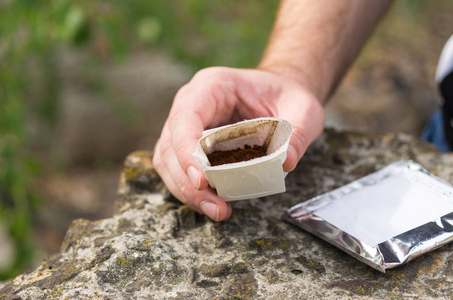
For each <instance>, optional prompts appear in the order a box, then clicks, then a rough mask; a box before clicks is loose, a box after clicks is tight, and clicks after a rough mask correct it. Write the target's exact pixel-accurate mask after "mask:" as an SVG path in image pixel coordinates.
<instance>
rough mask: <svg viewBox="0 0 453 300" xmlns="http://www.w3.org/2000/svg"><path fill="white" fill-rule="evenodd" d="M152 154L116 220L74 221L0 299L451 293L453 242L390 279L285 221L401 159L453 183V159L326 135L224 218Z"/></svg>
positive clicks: (372, 138)
mask: <svg viewBox="0 0 453 300" xmlns="http://www.w3.org/2000/svg"><path fill="white" fill-rule="evenodd" d="M151 158H152V153H149V152H135V153H132V154H131V155H130V156H129V157H128V158H127V160H126V166H125V170H124V172H123V173H122V176H121V183H120V187H119V196H118V199H117V201H116V205H115V207H116V208H115V214H114V216H113V217H112V218H108V219H104V220H99V221H95V222H91V221H86V220H75V221H74V222H73V224H72V226H71V227H70V229H69V231H68V233H67V235H66V237H65V239H64V242H63V244H62V247H61V251H60V253H58V254H57V255H55V256H52V257H50V258H49V259H47V260H45V261H44V262H43V263H42V265H41V266H39V267H38V268H36V269H35V270H32V271H30V272H27V273H24V274H22V275H20V276H18V277H16V278H14V279H12V280H9V281H6V282H2V283H0V299H1V298H2V297H5V298H7V297H8V299H9V298H10V299H16V298H17V299H19V298H20V299H73V298H75V299H193V298H198V299H255V298H256V299H262V298H266V299H343V298H345V299H346V298H347V299H356V298H362V297H363V298H367V299H392V298H395V299H406V298H423V299H438V298H442V299H451V298H452V297H453V273H452V269H453V268H452V267H453V245H452V244H448V245H446V246H444V247H442V248H440V249H438V250H435V251H433V252H431V253H428V254H426V255H424V256H422V257H420V258H418V259H416V260H414V261H412V262H410V263H408V264H407V265H405V266H402V267H399V268H397V269H392V270H389V271H388V272H387V273H386V274H382V273H380V272H378V271H376V270H374V269H372V268H370V267H368V266H367V265H365V264H363V263H361V262H359V261H357V260H355V259H354V258H352V257H351V256H349V255H348V254H346V253H344V252H342V251H340V250H338V249H337V248H334V247H333V246H331V245H329V244H327V243H326V242H324V241H322V240H320V239H318V238H316V237H314V236H312V235H310V234H309V233H307V232H304V231H302V230H301V229H299V228H297V227H295V226H293V225H291V224H288V223H286V222H284V221H282V220H281V215H282V214H283V212H284V211H285V209H287V208H289V207H291V206H292V205H294V204H296V203H299V202H301V201H305V200H307V199H309V198H311V197H313V196H315V195H318V194H321V193H324V192H327V191H330V190H332V189H334V188H336V187H339V186H341V185H344V184H346V183H348V182H350V181H352V180H355V179H358V178H360V177H362V176H364V175H366V174H369V173H371V172H373V171H375V170H377V169H380V168H382V167H384V166H386V165H387V164H389V163H392V162H394V161H397V160H401V159H412V160H414V161H417V162H419V163H421V164H422V165H423V166H425V167H426V168H427V169H429V170H430V171H432V172H433V173H434V174H435V175H437V176H439V177H441V178H442V179H444V180H446V181H448V182H453V159H452V158H453V156H452V155H451V154H442V153H440V152H438V151H437V150H436V149H435V148H434V147H432V146H431V145H429V144H426V143H423V142H420V141H418V140H416V139H413V138H411V137H410V136H408V135H404V134H362V133H355V132H335V131H332V130H326V132H325V133H324V134H323V135H322V137H321V138H320V139H319V140H318V141H317V142H316V143H315V144H314V145H312V146H311V147H310V149H309V151H308V152H307V154H306V155H305V156H304V158H303V159H302V161H301V162H300V163H299V166H298V167H297V169H296V170H295V171H294V172H292V173H291V174H290V175H289V176H288V177H287V192H286V193H283V194H279V195H274V196H269V197H266V198H263V199H255V200H250V201H239V202H235V203H233V208H234V212H233V215H232V217H231V218H230V219H229V220H227V221H223V222H213V221H211V220H209V219H208V218H206V217H204V216H202V215H199V214H197V213H195V212H193V211H191V210H188V209H187V208H186V207H185V206H182V205H180V204H179V203H178V202H177V201H175V199H173V198H172V197H171V195H169V193H168V192H167V191H166V189H165V187H164V185H163V184H162V182H161V181H160V179H159V177H158V176H157V174H156V172H155V171H154V170H153V168H152V159H151ZM14 297H15V298H14Z"/></svg>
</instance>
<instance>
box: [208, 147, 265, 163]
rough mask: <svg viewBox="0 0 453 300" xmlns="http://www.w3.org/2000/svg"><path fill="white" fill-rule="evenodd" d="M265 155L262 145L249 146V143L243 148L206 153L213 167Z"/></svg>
mask: <svg viewBox="0 0 453 300" xmlns="http://www.w3.org/2000/svg"><path fill="white" fill-rule="evenodd" d="M265 155H266V148H264V147H263V146H257V145H254V146H253V147H251V146H249V145H245V146H244V149H241V148H238V149H236V150H228V151H214V152H213V153H211V154H209V155H208V160H209V162H210V163H211V166H212V167H214V166H220V165H224V164H232V163H236V162H240V161H247V160H251V159H253V158H257V157H262V156H265Z"/></svg>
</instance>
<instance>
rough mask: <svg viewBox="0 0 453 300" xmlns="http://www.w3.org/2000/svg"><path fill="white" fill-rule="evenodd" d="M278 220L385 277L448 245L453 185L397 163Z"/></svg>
mask: <svg viewBox="0 0 453 300" xmlns="http://www.w3.org/2000/svg"><path fill="white" fill-rule="evenodd" d="M283 219H284V220H286V221H288V222H290V223H293V224H295V225H296V226H298V227H301V228H302V229H304V230H306V231H308V232H310V233H312V234H314V235H316V236H318V237H320V238H321V239H323V240H325V241H327V242H328V243H330V244H332V245H334V246H336V247H338V248H340V249H342V250H344V251H346V252H347V253H349V254H350V255H352V256H353V257H355V258H357V259H358V260H360V261H362V262H364V263H366V264H367V265H369V266H371V267H373V268H375V269H377V270H379V271H381V272H384V273H385V270H386V269H391V268H394V267H397V266H399V265H402V264H404V263H406V262H408V261H410V260H412V259H414V258H416V257H418V256H420V255H422V254H424V253H426V252H429V251H431V250H434V249H436V248H439V247H441V246H442V245H445V244H446V243H448V242H450V241H452V240H453V186H452V185H450V184H448V183H446V182H445V181H442V180H441V179H439V178H437V177H435V176H434V175H432V174H431V173H430V172H428V171H427V170H425V169H424V168H423V167H422V166H421V165H419V164H417V163H415V162H413V161H399V162H396V163H393V164H391V165H389V166H387V167H385V168H383V169H381V170H379V171H377V172H375V173H373V174H370V175H368V176H366V177H363V178H361V179H359V180H356V181H353V182H351V183H349V184H347V185H345V186H342V187H340V188H338V189H336V190H333V191H331V192H328V193H326V194H323V195H320V196H317V197H315V198H313V199H311V200H308V201H306V202H303V203H300V204H298V205H295V206H293V207H292V208H290V209H289V210H288V211H287V212H286V213H285V214H284V216H283Z"/></svg>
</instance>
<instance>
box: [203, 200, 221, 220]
mask: <svg viewBox="0 0 453 300" xmlns="http://www.w3.org/2000/svg"><path fill="white" fill-rule="evenodd" d="M200 209H201V210H202V211H203V212H204V213H205V215H207V216H208V217H210V218H211V219H213V220H214V221H218V220H219V207H218V206H217V204H214V203H212V202H209V201H203V202H201V203H200Z"/></svg>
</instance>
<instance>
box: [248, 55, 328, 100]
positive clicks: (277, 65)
mask: <svg viewBox="0 0 453 300" xmlns="http://www.w3.org/2000/svg"><path fill="white" fill-rule="evenodd" d="M257 69H258V70H262V71H266V72H270V73H273V74H275V75H279V76H282V77H285V78H288V79H289V80H292V81H295V82H296V83H298V84H299V85H301V86H303V87H304V88H305V89H306V90H308V91H309V92H310V93H311V94H312V95H313V96H314V97H315V98H316V99H317V100H318V101H319V102H320V103H321V104H322V105H323V104H325V103H326V101H327V97H328V95H329V90H327V89H326V87H327V86H328V85H327V84H322V81H321V79H318V78H316V76H314V75H313V74H312V75H311V76H310V74H308V73H307V72H306V71H305V70H304V69H303V68H301V67H299V66H297V65H295V64H291V63H287V62H269V61H266V60H265V59H264V60H263V61H261V63H260V64H259V65H258V67H257Z"/></svg>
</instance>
